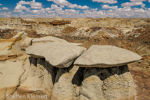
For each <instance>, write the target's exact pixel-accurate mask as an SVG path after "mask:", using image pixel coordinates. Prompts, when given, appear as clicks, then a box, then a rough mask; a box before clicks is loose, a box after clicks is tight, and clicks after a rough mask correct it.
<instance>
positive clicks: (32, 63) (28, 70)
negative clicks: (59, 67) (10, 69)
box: [18, 57, 54, 98]
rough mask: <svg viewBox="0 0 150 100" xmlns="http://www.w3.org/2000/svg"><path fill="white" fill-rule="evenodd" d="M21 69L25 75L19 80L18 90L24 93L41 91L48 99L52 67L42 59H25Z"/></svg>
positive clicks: (51, 85)
mask: <svg viewBox="0 0 150 100" xmlns="http://www.w3.org/2000/svg"><path fill="white" fill-rule="evenodd" d="M23 68H24V70H25V73H24V74H23V75H22V77H21V79H20V81H21V83H20V86H19V87H18V90H19V91H26V92H33V91H42V92H43V93H45V94H47V96H48V98H50V97H51V94H52V88H53V80H54V70H53V66H51V65H50V64H49V63H47V62H46V61H45V60H44V59H37V58H32V57H31V58H29V59H26V61H25V65H24V66H23Z"/></svg>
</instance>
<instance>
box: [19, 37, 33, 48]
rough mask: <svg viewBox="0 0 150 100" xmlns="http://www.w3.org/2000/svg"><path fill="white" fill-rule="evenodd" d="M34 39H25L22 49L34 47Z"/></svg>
mask: <svg viewBox="0 0 150 100" xmlns="http://www.w3.org/2000/svg"><path fill="white" fill-rule="evenodd" d="M32 40H33V38H25V39H24V41H23V42H22V43H21V49H26V48H27V47H29V46H31V45H32Z"/></svg>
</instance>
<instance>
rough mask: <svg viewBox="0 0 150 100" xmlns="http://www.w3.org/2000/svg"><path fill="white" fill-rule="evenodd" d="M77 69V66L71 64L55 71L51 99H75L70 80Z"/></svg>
mask: <svg viewBox="0 0 150 100" xmlns="http://www.w3.org/2000/svg"><path fill="white" fill-rule="evenodd" d="M78 69H79V67H78V66H73V67H70V68H66V69H59V70H58V71H57V75H56V79H55V83H54V88H53V94H52V98H51V100H75V97H74V96H75V88H74V85H73V84H72V80H73V78H74V76H75V74H76V72H77V71H78Z"/></svg>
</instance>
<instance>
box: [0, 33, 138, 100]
mask: <svg viewBox="0 0 150 100" xmlns="http://www.w3.org/2000/svg"><path fill="white" fill-rule="evenodd" d="M24 35H25V37H23V36H24ZM3 42H4V43H3ZM80 45H81V44H80V43H69V42H67V41H66V40H63V39H59V38H56V37H52V36H48V37H44V38H28V37H27V36H26V34H25V33H23V32H22V33H18V34H17V35H16V36H14V37H13V38H11V39H8V40H6V39H5V40H0V46H1V47H2V49H0V100H11V99H13V98H15V100H20V96H22V100H33V98H28V99H27V97H26V96H27V95H29V94H32V95H34V96H35V98H34V100H135V96H136V95H135V85H134V81H133V78H132V76H131V74H130V72H129V70H128V66H127V64H128V63H131V62H135V61H138V60H140V59H141V57H140V56H139V55H137V54H135V53H133V52H131V51H128V50H125V49H121V48H118V47H115V46H108V45H93V46H91V47H90V48H89V49H88V50H87V51H86V49H85V48H84V47H82V46H80ZM8 47H9V48H8ZM10 55H16V56H15V57H11V58H9V56H10ZM18 55H20V56H18ZM3 57H5V59H4V58H3ZM17 95H19V96H17ZM16 96H17V97H16ZM41 96H43V98H44V99H42V98H41Z"/></svg>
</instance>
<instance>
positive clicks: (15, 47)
mask: <svg viewBox="0 0 150 100" xmlns="http://www.w3.org/2000/svg"><path fill="white" fill-rule="evenodd" d="M25 37H27V34H26V33H24V32H20V33H18V34H17V35H15V36H14V37H12V38H10V39H1V40H0V47H1V48H0V55H14V54H22V53H24V51H22V50H21V47H20V45H21V42H22V41H23V40H24V38H25Z"/></svg>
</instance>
